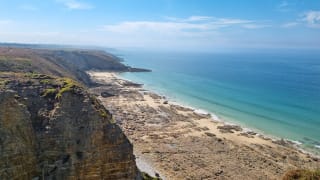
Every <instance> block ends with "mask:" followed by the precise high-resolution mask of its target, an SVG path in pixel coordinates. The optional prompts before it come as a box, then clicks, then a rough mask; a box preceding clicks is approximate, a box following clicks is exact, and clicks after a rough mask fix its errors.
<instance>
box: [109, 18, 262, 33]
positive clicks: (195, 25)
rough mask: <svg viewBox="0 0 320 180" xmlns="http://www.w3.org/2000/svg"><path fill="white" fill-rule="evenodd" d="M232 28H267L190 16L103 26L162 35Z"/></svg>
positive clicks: (254, 23)
mask: <svg viewBox="0 0 320 180" xmlns="http://www.w3.org/2000/svg"><path fill="white" fill-rule="evenodd" d="M231 26H238V27H240V28H241V27H243V28H252V29H253V28H263V27H267V26H266V25H259V24H257V23H256V22H255V21H252V20H246V19H232V18H216V17H209V16H190V17H188V18H185V19H182V18H172V17H169V18H168V17H167V18H166V21H126V22H121V23H118V24H113V25H105V26H103V29H104V30H106V31H112V32H119V33H130V32H134V31H153V32H162V33H170V32H186V31H187V32H190V31H193V32H195V33H198V32H202V31H212V30H217V29H220V28H226V27H231Z"/></svg>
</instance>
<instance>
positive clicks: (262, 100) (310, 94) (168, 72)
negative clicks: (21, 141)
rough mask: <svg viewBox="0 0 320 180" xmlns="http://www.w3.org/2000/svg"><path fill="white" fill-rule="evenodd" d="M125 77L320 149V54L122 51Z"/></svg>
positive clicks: (240, 122)
mask: <svg viewBox="0 0 320 180" xmlns="http://www.w3.org/2000/svg"><path fill="white" fill-rule="evenodd" d="M121 56H122V58H124V59H125V63H126V64H129V65H131V66H134V67H142V68H149V69H152V71H153V72H151V73H124V74H122V75H121V76H122V77H123V78H126V79H129V80H132V81H135V82H138V83H143V84H145V88H146V89H150V90H153V91H156V92H158V93H161V94H163V95H166V96H168V97H169V98H170V99H172V100H175V101H177V102H181V103H183V104H186V105H188V106H192V107H194V108H198V109H203V110H205V111H207V112H210V113H214V114H215V115H217V116H218V117H219V118H220V119H223V120H225V121H229V122H233V123H237V124H240V125H242V126H245V127H248V128H250V129H254V130H257V131H260V132H262V133H265V134H269V135H272V136H276V137H280V138H285V139H290V140H293V141H298V142H301V143H303V146H304V147H307V148H309V149H313V150H317V149H318V150H320V149H319V147H320V53H317V52H273V53H271V52H268V53H265V52H264V53H257V52H256V53H220V54H217V53H216V54H214V53H160V52H142V51H121Z"/></svg>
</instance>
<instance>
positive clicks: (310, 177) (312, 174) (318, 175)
mask: <svg viewBox="0 0 320 180" xmlns="http://www.w3.org/2000/svg"><path fill="white" fill-rule="evenodd" d="M282 179H283V180H293V179H299V180H319V179H320V169H318V170H314V171H312V170H306V169H297V170H290V171H288V172H286V174H285V175H284V176H283V178H282Z"/></svg>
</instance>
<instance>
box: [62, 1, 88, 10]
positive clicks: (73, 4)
mask: <svg viewBox="0 0 320 180" xmlns="http://www.w3.org/2000/svg"><path fill="white" fill-rule="evenodd" d="M57 2H59V3H62V4H63V5H64V6H65V7H67V8H68V9H74V10H89V9H93V8H94V6H93V5H91V4H89V3H86V2H82V1H78V0H57Z"/></svg>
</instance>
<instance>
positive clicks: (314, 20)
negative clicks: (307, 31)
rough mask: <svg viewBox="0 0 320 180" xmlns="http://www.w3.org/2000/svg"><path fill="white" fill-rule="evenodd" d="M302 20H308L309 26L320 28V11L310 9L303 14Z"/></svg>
mask: <svg viewBox="0 0 320 180" xmlns="http://www.w3.org/2000/svg"><path fill="white" fill-rule="evenodd" d="M302 20H303V21H305V22H307V24H308V26H309V27H313V28H320V11H309V12H307V13H305V14H304V15H303V18H302Z"/></svg>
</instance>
